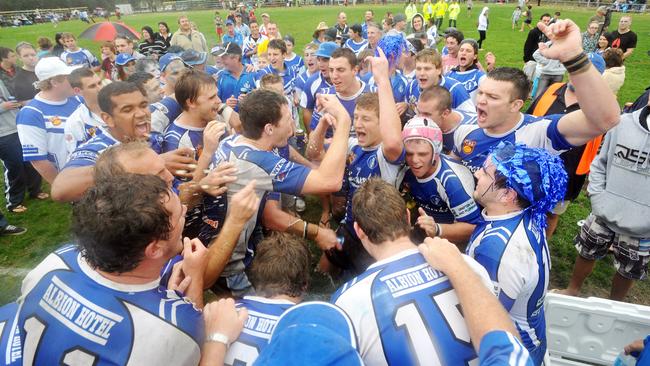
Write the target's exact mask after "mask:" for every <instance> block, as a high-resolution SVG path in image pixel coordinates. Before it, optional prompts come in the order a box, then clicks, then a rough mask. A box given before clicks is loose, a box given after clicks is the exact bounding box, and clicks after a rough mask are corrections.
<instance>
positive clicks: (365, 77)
mask: <svg viewBox="0 0 650 366" xmlns="http://www.w3.org/2000/svg"><path fill="white" fill-rule="evenodd" d="M357 77H358V78H359V80H361V81H363V82H364V83H366V84H368V83H369V82H370V79H373V76H372V72H370V71H368V72H367V73H365V74H363V75H361V73H359V74H357ZM373 82H374V79H373ZM407 85H408V84H407Z"/></svg>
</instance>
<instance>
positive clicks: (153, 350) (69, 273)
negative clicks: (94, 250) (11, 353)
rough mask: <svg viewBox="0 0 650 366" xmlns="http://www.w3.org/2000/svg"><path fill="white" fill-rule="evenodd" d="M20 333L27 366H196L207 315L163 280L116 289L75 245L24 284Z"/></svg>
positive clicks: (57, 253)
mask: <svg viewBox="0 0 650 366" xmlns="http://www.w3.org/2000/svg"><path fill="white" fill-rule="evenodd" d="M18 303H19V309H18V320H17V323H16V328H17V330H18V332H20V340H21V343H20V349H19V350H18V352H17V353H16V354H17V355H19V357H20V358H22V360H17V361H19V362H20V361H22V364H25V365H48V364H52V362H53V360H61V362H62V363H63V364H69V365H70V364H76V363H77V362H83V364H88V365H127V364H128V365H196V364H198V362H199V360H200V358H201V350H200V345H202V344H203V338H204V332H205V331H204V325H203V317H202V316H201V312H200V311H199V310H197V309H196V308H195V307H194V305H193V304H192V303H191V302H190V301H189V300H187V299H185V298H183V297H181V296H179V294H178V293H176V292H174V291H170V290H166V289H164V288H161V287H160V286H159V279H156V280H154V281H152V282H150V283H146V284H140V285H128V284H123V283H116V282H113V281H111V280H109V279H107V278H105V277H103V276H102V275H101V274H99V273H98V272H96V271H95V270H94V269H92V268H91V267H90V265H89V264H88V263H87V262H86V261H85V260H84V258H83V257H82V255H81V254H80V253H79V250H78V249H77V247H76V246H74V245H67V246H63V247H61V248H60V249H58V250H56V251H55V252H54V253H52V254H50V255H49V256H47V257H46V258H45V260H43V262H41V263H40V264H39V265H38V266H37V267H36V268H34V270H32V271H31V272H30V273H29V274H28V275H27V276H26V277H25V279H24V280H23V285H22V293H21V296H20V298H19V300H18Z"/></svg>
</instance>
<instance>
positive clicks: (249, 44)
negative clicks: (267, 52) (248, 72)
mask: <svg viewBox="0 0 650 366" xmlns="http://www.w3.org/2000/svg"><path fill="white" fill-rule="evenodd" d="M266 39H268V38H267V37H266V36H265V35H263V34H260V36H259V38H258V39H253V36H248V37H246V39H244V47H242V49H243V54H244V55H245V54H246V53H248V52H250V51H252V50H253V49H254V48H255V46H257V45H259V44H261V43H262V42H264V41H265V40H266ZM242 63H243V64H244V65H248V64H250V63H251V57H250V56H243V58H242Z"/></svg>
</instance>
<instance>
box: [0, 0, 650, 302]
mask: <svg viewBox="0 0 650 366" xmlns="http://www.w3.org/2000/svg"><path fill="white" fill-rule="evenodd" d="M479 5H480V4H478V3H477V4H476V6H475V10H474V12H473V13H472V15H471V16H468V15H467V13H465V9H463V12H461V14H460V17H459V20H458V27H459V28H460V29H461V30H462V31H464V33H465V37H468V38H470V37H478V32H477V31H476V21H477V19H476V18H477V17H478V13H479V12H480V6H479ZM367 8H368V7H367V6H358V7H356V8H350V7H349V8H345V9H344V10H345V11H346V13H347V16H348V22H349V23H350V24H352V23H355V22H361V21H362V15H363V12H364V11H365V10H366V9H367ZM371 8H372V9H374V11H375V14H376V19H377V20H379V19H380V18H381V17H382V16H383V14H384V13H385V12H386V11H393V12H397V11H400V9H399V8H398V7H397V6H372V7H371ZM490 8H491V9H490V28H489V30H488V34H487V41H486V42H485V43H484V48H485V49H486V50H490V51H492V52H493V53H494V54H495V55H496V57H497V63H498V65H500V66H514V67H521V66H522V64H523V62H522V59H521V55H522V49H523V43H524V40H525V38H526V32H523V33H521V32H518V31H511V30H510V16H511V13H512V10H513V6H511V5H495V4H491V5H490ZM341 10H343V8H342V7H303V8H291V9H284V8H275V9H268V10H266V9H265V10H264V11H266V12H268V13H269V14H270V15H271V17H272V19H274V20H275V21H277V22H278V24H279V26H280V31H281V32H282V34H283V35H284V34H291V35H293V36H294V37H295V39H296V45H297V48H296V49H297V50H301V49H302V46H303V45H305V44H306V43H307V42H309V41H310V40H311V34H312V32H313V29H314V28H315V27H316V25H317V24H318V23H319V22H320V21H326V22H327V24H328V25H330V26H331V25H333V24H334V22H335V19H336V15H337V13H338V12H339V11H341ZM556 10H561V11H562V16H563V17H566V18H571V19H573V20H574V21H576V23H577V24H578V25H580V26H581V27H584V25H585V24H586V22H587V20H588V19H589V17H590V16H591V15H592V14H593V9H591V10H584V9H576V8H574V9H565V8H562V9H557V8H552V7H541V8H535V9H534V14H535V16H536V17H539V16H540V15H541V14H542V13H543V12H553V11H556ZM260 13H261V11H258V16H259V14H260ZM187 14H188V15H189V17H190V19H191V20H193V21H195V22H196V23H197V24H198V27H199V29H200V30H201V31H202V32H203V33H204V34H205V36H206V38H207V39H208V42H209V43H210V44H214V43H216V34H215V33H214V27H213V23H212V17H213V12H212V11H208V10H206V11H195V12H189V13H187ZM178 15H179V13H160V14H151V13H147V14H138V15H132V16H127V17H124V18H123V20H124V21H125V22H126V23H127V24H128V25H130V26H132V27H134V28H135V29H140V28H141V27H142V26H144V25H150V26H153V28H154V29H155V28H156V27H155V26H156V24H157V22H158V21H166V22H167V23H168V24H169V25H170V26H171V27H172V28H175V24H176V19H177V17H178ZM222 16H225V14H223V13H222ZM619 18H620V14H615V15H614V17H613V20H612V24H614V27H615V24H617V23H618V19H619ZM445 22H446V20H445ZM86 27H87V25H86V24H85V23H82V22H80V21H70V22H62V23H61V24H60V25H59V27H58V28H56V29H55V28H54V27H53V25H51V24H41V25H35V26H28V27H22V28H2V30H0V45H1V46H6V47H14V46H15V45H16V43H17V42H19V41H29V42H34V43H35V42H36V39H37V38H38V37H39V36H42V35H43V36H49V37H50V38H52V39H53V38H54V33H55V32H61V31H69V32H72V33H74V34H79V33H81V32H82V31H83V30H84V29H85V28H86ZM632 29H633V30H634V31H635V32H636V33H637V35H638V39H639V42H638V45H637V49H636V52H635V53H634V55H633V56H632V57H631V59H629V60H628V61H627V62H626V67H627V76H626V81H625V85H624V87H623V88H622V89H621V91H620V92H619V102H621V104H623V103H624V102H627V101H633V100H634V99H636V98H637V96H638V95H640V94H641V93H642V92H643V90H644V89H645V88H646V87H647V86H648V85H649V84H650V71H649V70H650V57H648V55H647V54H646V52H647V51H648V50H649V49H650V38H649V37H648V34H649V33H650V15H637V14H635V15H633V24H632ZM79 44H80V45H81V46H82V47H84V48H87V49H89V50H91V51H92V52H94V53H95V54H97V56H99V44H98V43H94V42H92V41H88V40H80V41H79ZM0 204H2V205H3V207H4V199H0ZM26 205H27V206H28V208H29V210H28V211H27V212H26V213H23V214H8V215H7V216H8V218H9V220H10V222H12V223H13V224H16V225H21V226H26V227H28V229H29V231H28V232H27V233H26V234H25V235H22V236H18V237H0V304H4V303H6V302H8V301H11V300H13V299H15V297H16V296H17V294H18V292H19V289H20V280H21V279H22V277H23V276H24V274H25V269H29V268H32V267H33V266H34V265H35V264H36V263H38V262H39V261H40V260H42V259H43V258H44V257H45V256H46V255H47V254H48V253H49V252H51V251H52V250H53V249H54V248H56V247H58V246H59V245H60V244H61V243H64V242H65V241H66V240H69V239H70V237H69V233H68V228H69V224H70V207H69V205H64V204H58V203H54V202H51V201H46V202H41V201H35V200H29V201H27V202H26ZM308 206H309V209H308V211H307V213H306V214H305V216H306V217H307V219H309V220H310V221H311V222H316V221H318V219H317V217H318V214H319V210H320V209H319V208H318V207H317V200H316V199H312V198H310V199H309V200H308ZM589 210H590V209H589V200H588V199H587V198H586V197H584V196H580V197H579V198H578V199H577V200H576V201H575V202H574V203H573V204H572V205H571V206H570V207H569V209H568V211H567V213H565V214H564V215H563V216H562V218H561V220H560V224H559V227H558V230H557V232H556V235H555V236H554V237H553V239H552V240H551V244H550V249H551V255H552V269H551V288H555V287H561V286H565V285H566V284H567V282H568V279H569V277H570V275H571V271H572V267H573V261H574V259H575V249H574V248H573V244H572V242H573V237H574V236H575V234H576V233H577V231H578V226H577V225H576V222H577V221H578V220H581V219H584V218H585V217H586V216H587V215H588V213H589ZM314 260H316V255H315V256H314ZM613 273H614V269H613V266H612V263H611V258H606V259H605V260H603V261H601V262H599V263H598V264H597V266H596V269H595V271H594V274H592V276H591V277H590V278H589V279H588V280H587V282H586V285H585V287H584V289H583V294H585V295H596V296H601V297H606V296H607V295H608V294H609V285H610V279H611V276H612V274H613ZM334 286H335V284H333V283H332V282H331V281H330V280H329V279H327V278H324V277H323V276H320V275H314V278H313V284H312V293H313V296H315V297H320V296H322V295H323V294H327V293H329V292H332V291H333V290H334ZM628 301H630V302H634V303H641V304H647V305H650V285H649V284H648V283H647V282H640V283H638V284H637V285H636V286H635V288H634V289H633V290H632V291H631V293H630V296H629V298H628Z"/></svg>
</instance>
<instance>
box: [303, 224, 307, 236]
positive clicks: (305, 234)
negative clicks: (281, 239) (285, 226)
mask: <svg viewBox="0 0 650 366" xmlns="http://www.w3.org/2000/svg"><path fill="white" fill-rule="evenodd" d="M304 223H305V225H304V226H303V228H302V238H303V239H307V221H304Z"/></svg>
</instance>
